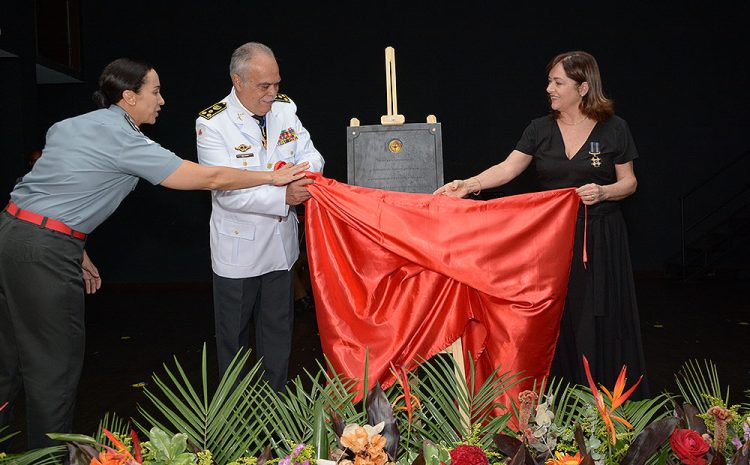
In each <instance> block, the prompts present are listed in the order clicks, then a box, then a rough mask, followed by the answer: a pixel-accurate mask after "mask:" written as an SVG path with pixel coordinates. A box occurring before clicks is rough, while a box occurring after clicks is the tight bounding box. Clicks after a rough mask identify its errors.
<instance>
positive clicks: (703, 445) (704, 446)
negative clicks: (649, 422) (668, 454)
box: [669, 428, 711, 465]
mask: <svg viewBox="0 0 750 465" xmlns="http://www.w3.org/2000/svg"><path fill="white" fill-rule="evenodd" d="M669 445H670V446H672V450H673V451H674V453H675V454H676V455H677V458H678V459H680V461H682V463H685V464H687V465H706V464H708V459H706V452H708V449H709V448H710V447H711V445H710V444H709V443H707V442H706V441H705V440H704V439H703V436H701V435H700V434H698V432H696V431H693V430H691V429H680V428H677V429H675V430H674V432H673V433H672V436H670V438H669Z"/></svg>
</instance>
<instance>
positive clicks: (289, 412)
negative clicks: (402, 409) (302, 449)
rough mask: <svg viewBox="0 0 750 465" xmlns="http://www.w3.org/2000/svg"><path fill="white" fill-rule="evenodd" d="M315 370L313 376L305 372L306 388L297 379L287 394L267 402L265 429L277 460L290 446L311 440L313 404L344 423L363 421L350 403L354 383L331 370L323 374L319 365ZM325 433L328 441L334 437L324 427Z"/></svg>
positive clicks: (330, 368) (328, 428)
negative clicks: (333, 413)
mask: <svg viewBox="0 0 750 465" xmlns="http://www.w3.org/2000/svg"><path fill="white" fill-rule="evenodd" d="M318 368H319V369H318V371H317V372H316V373H315V374H312V373H310V372H309V371H307V370H305V375H306V376H307V378H308V383H307V384H309V387H306V386H305V383H303V381H302V379H301V377H299V376H298V377H296V378H295V379H293V380H292V381H291V382H290V383H289V384H288V385H287V390H286V392H283V393H280V394H278V395H275V396H271V397H270V398H269V399H268V405H269V408H268V409H267V412H266V414H267V416H266V420H265V426H266V428H267V433H268V435H269V437H270V438H271V446H272V447H273V449H274V452H275V453H276V455H277V456H280V457H281V456H283V455H285V454H286V453H287V452H288V449H289V444H301V443H309V442H310V441H311V440H312V438H313V435H314V433H315V415H314V411H315V403H316V402H321V403H322V406H323V409H324V410H325V411H335V412H336V413H338V414H339V415H341V417H342V418H344V419H345V420H346V421H347V422H350V423H353V422H359V421H361V420H362V419H363V418H364V414H363V413H360V412H357V410H356V409H355V407H354V404H353V403H352V400H353V399H354V396H355V392H354V387H355V385H356V380H352V379H346V378H344V377H342V376H340V375H339V374H337V373H336V372H335V371H334V370H333V368H332V367H330V366H329V369H328V370H326V369H324V368H323V367H322V366H321V365H320V364H318ZM328 373H330V374H328ZM326 433H327V437H334V436H333V430H332V427H331V426H330V425H328V426H326Z"/></svg>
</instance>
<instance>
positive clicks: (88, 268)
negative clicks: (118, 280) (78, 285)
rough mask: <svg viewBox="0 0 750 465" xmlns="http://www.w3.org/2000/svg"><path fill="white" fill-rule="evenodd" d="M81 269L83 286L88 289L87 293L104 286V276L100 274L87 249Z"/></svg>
mask: <svg viewBox="0 0 750 465" xmlns="http://www.w3.org/2000/svg"><path fill="white" fill-rule="evenodd" d="M81 270H82V271H83V287H84V289H85V290H86V294H93V293H95V292H96V291H97V290H99V288H100V287H102V278H101V277H100V276H99V270H97V269H96V267H95V266H94V263H93V262H92V261H91V259H90V258H89V255H88V254H87V253H86V250H84V251H83V260H82V261H81Z"/></svg>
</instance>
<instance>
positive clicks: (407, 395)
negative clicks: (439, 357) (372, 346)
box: [391, 362, 420, 424]
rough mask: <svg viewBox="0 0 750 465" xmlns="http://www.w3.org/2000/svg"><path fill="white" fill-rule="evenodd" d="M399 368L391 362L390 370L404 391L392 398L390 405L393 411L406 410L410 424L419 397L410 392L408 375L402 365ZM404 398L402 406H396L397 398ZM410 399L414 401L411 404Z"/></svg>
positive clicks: (417, 405)
mask: <svg viewBox="0 0 750 465" xmlns="http://www.w3.org/2000/svg"><path fill="white" fill-rule="evenodd" d="M400 368H401V370H397V369H396V366H395V365H394V364H393V362H391V372H392V373H393V376H394V377H395V378H396V381H398V384H400V385H401V388H402V389H403V390H404V393H403V394H401V395H400V396H398V397H396V398H395V399H394V400H393V403H392V404H391V407H393V410H394V411H398V410H406V415H407V417H408V419H409V424H411V419H412V415H413V413H414V407H419V404H420V402H419V399H417V397H416V396H415V395H413V394H412V393H411V387H410V386H409V377H408V376H407V374H406V369H405V368H404V367H400ZM401 399H404V404H405V406H404V407H396V404H397V403H398V401H399V400H401ZM412 401H413V402H414V403H413V404H412Z"/></svg>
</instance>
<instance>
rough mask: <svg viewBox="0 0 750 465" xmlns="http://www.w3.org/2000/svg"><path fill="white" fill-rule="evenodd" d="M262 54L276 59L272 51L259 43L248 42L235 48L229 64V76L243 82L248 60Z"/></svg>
mask: <svg viewBox="0 0 750 465" xmlns="http://www.w3.org/2000/svg"><path fill="white" fill-rule="evenodd" d="M262 53H263V54H266V55H270V56H271V57H273V58H276V56H275V55H274V54H273V50H271V49H270V48H269V47H268V46H267V45H263V44H261V43H260V42H248V43H246V44H244V45H240V46H239V47H237V49H236V50H235V51H234V52H233V53H232V60H231V61H230V62H229V76H232V75H234V74H236V75H238V76H239V77H240V79H242V80H243V81H244V80H245V72H246V71H247V65H248V63H250V60H252V58H253V57H254V56H255V55H258V54H262Z"/></svg>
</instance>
